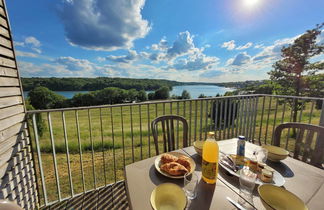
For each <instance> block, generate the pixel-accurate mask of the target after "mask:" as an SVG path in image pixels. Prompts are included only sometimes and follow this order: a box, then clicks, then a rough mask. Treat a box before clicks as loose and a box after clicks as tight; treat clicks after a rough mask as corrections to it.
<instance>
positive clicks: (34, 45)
mask: <svg viewBox="0 0 324 210" xmlns="http://www.w3.org/2000/svg"><path fill="white" fill-rule="evenodd" d="M14 45H15V46H16V47H22V48H27V49H29V50H32V51H34V52H37V53H38V54H41V53H42V50H41V49H40V47H41V45H42V44H41V42H40V41H39V40H38V39H36V38H35V37H33V36H28V37H26V38H25V39H24V40H23V41H22V42H16V41H15V42H14ZM29 57H36V56H29Z"/></svg>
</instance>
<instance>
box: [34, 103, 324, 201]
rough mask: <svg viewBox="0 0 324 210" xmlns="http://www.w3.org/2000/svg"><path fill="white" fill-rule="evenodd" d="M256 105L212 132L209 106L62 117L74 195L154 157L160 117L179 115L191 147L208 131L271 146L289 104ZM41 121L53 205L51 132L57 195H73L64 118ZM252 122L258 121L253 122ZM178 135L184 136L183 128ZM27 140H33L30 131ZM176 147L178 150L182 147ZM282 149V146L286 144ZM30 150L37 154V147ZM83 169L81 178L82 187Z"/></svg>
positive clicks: (306, 112) (311, 115)
mask: <svg viewBox="0 0 324 210" xmlns="http://www.w3.org/2000/svg"><path fill="white" fill-rule="evenodd" d="M217 100H219V99H217ZM256 102H257V101H256V99H253V100H250V102H248V101H247V100H245V101H244V103H243V102H242V101H241V105H243V104H245V105H244V106H242V107H240V108H239V110H238V112H237V113H238V116H237V118H236V121H235V124H233V126H232V125H230V126H229V127H226V126H225V129H224V126H220V127H217V126H216V129H215V125H214V124H213V121H212V120H211V119H210V118H209V117H208V116H209V114H210V110H211V103H212V100H205V101H181V102H171V103H170V102H169V103H157V104H150V105H148V104H142V105H138V104H135V105H130V106H123V107H108V108H102V109H98V108H97V109H90V110H89V109H86V110H79V111H77V112H76V111H65V112H64V115H65V124H66V134H67V138H66V139H67V142H68V150H69V159H70V167H71V177H72V183H73V187H72V188H73V191H74V194H76V193H81V192H83V191H84V190H85V191H87V190H91V189H93V188H95V187H99V186H103V185H105V184H109V183H112V182H115V181H116V180H121V179H123V168H124V165H127V164H130V163H132V162H135V161H138V160H141V159H145V158H148V157H150V156H155V148H154V144H153V137H152V136H151V133H150V130H149V128H148V126H149V123H150V122H151V121H152V120H153V119H154V118H155V117H157V116H161V115H164V114H178V115H182V116H184V117H185V118H186V119H187V121H188V124H189V139H190V143H191V142H193V141H195V140H198V139H205V133H206V132H207V131H209V130H215V131H216V138H217V139H218V140H221V139H227V138H232V137H235V136H236V135H241V134H242V135H246V136H248V137H249V138H250V139H251V138H252V137H254V139H255V140H256V141H258V140H259V139H260V141H261V142H262V143H263V142H268V143H269V142H271V138H272V132H273V130H274V127H275V126H276V125H278V124H280V123H281V122H289V121H291V110H290V108H289V106H288V104H287V103H286V105H284V103H281V102H280V101H277V99H276V98H272V99H271V104H270V97H266V98H265V102H264V105H263V98H259V99H258V103H257V104H256ZM254 105H255V106H254ZM256 105H257V106H256ZM253 107H257V112H253V111H249V110H253V109H252V108H253ZM263 107H264V109H263ZM312 107H313V108H312ZM283 109H285V111H284V110H283ZM312 110H313V111H312ZM222 111H225V110H222ZM227 111H228V110H227ZM244 113H246V117H244ZM254 113H255V114H256V115H254ZM42 117H43V120H44V121H45V122H46V127H47V129H46V131H45V132H44V134H43V136H42V137H40V139H39V144H40V150H41V159H42V167H43V170H44V176H45V183H46V191H47V196H48V199H49V201H54V200H56V199H57V196H58V193H57V188H56V178H55V169H54V160H53V155H52V144H51V138H50V132H49V128H50V127H52V131H53V141H54V145H55V154H56V161H57V169H58V175H59V182H60V191H61V194H62V197H67V196H69V195H70V194H71V188H70V182H69V170H68V164H67V155H66V144H65V136H64V129H63V120H62V112H51V113H50V118H51V120H50V122H51V126H50V125H49V123H48V114H47V113H42ZM319 118H320V110H316V109H315V108H314V103H312V102H305V103H304V109H303V110H302V111H299V113H298V120H300V121H301V122H305V123H311V124H318V123H319ZM254 119H256V120H255V121H254ZM254 128H255V129H254ZM178 130H179V131H181V130H182V127H181V125H180V126H179V129H178ZM285 135H287V134H285ZM176 136H177V139H179V140H180V139H181V138H182V134H181V132H178V135H176ZM31 137H32V139H33V140H35V138H34V136H33V131H32V129H31ZM79 142H80V144H79ZM180 142H181V141H179V145H178V147H179V148H181V147H182V144H181V143H180ZM160 146H162V144H160ZM282 146H285V141H284V142H283V143H282ZM293 146H294V141H293V140H290V141H289V143H288V149H290V150H292V148H293ZM33 148H34V151H35V143H34V144H33ZM80 148H81V150H80ZM92 148H93V152H92ZM160 150H161V148H160ZM80 151H81V152H80ZM34 157H35V160H36V161H37V160H38V159H37V153H36V152H34ZM37 163H38V162H37ZM81 163H82V164H81ZM36 166H37V167H36V169H37V173H38V174H39V165H38V164H36ZM81 167H82V168H83V172H84V175H83V177H84V182H85V185H84V186H83V182H82V173H81ZM38 177H39V176H38ZM38 183H39V186H40V190H41V182H40V179H38Z"/></svg>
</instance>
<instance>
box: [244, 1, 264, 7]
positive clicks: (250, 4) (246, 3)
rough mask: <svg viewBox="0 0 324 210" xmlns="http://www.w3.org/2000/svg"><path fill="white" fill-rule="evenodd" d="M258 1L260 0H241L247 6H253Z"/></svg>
mask: <svg viewBox="0 0 324 210" xmlns="http://www.w3.org/2000/svg"><path fill="white" fill-rule="evenodd" d="M259 2H260V0H243V4H244V5H245V6H246V7H249V8H253V7H255V6H256V5H257V4H258V3H259Z"/></svg>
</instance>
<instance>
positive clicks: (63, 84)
mask: <svg viewBox="0 0 324 210" xmlns="http://www.w3.org/2000/svg"><path fill="white" fill-rule="evenodd" d="M264 83H265V81H263V80H262V81H245V82H223V83H204V82H177V81H172V80H163V79H132V78H111V77H97V78H58V77H48V78H44V77H32V78H22V85H23V89H24V90H25V91H29V90H32V89H33V88H34V87H37V86H43V87H47V88H48V89H50V90H52V91H83V90H84V91H93V90H101V89H104V88H106V87H118V88H122V89H126V90H129V89H136V90H146V91H147V90H157V89H159V88H160V87H162V86H167V87H169V88H170V89H171V90H172V87H173V86H179V85H217V86H222V87H230V88H236V89H238V88H245V87H247V86H251V85H261V84H264Z"/></svg>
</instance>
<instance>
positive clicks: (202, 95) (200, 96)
mask: <svg viewBox="0 0 324 210" xmlns="http://www.w3.org/2000/svg"><path fill="white" fill-rule="evenodd" d="M198 98H207V96H205V95H204V94H203V93H201V94H200V95H199V96H198Z"/></svg>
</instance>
